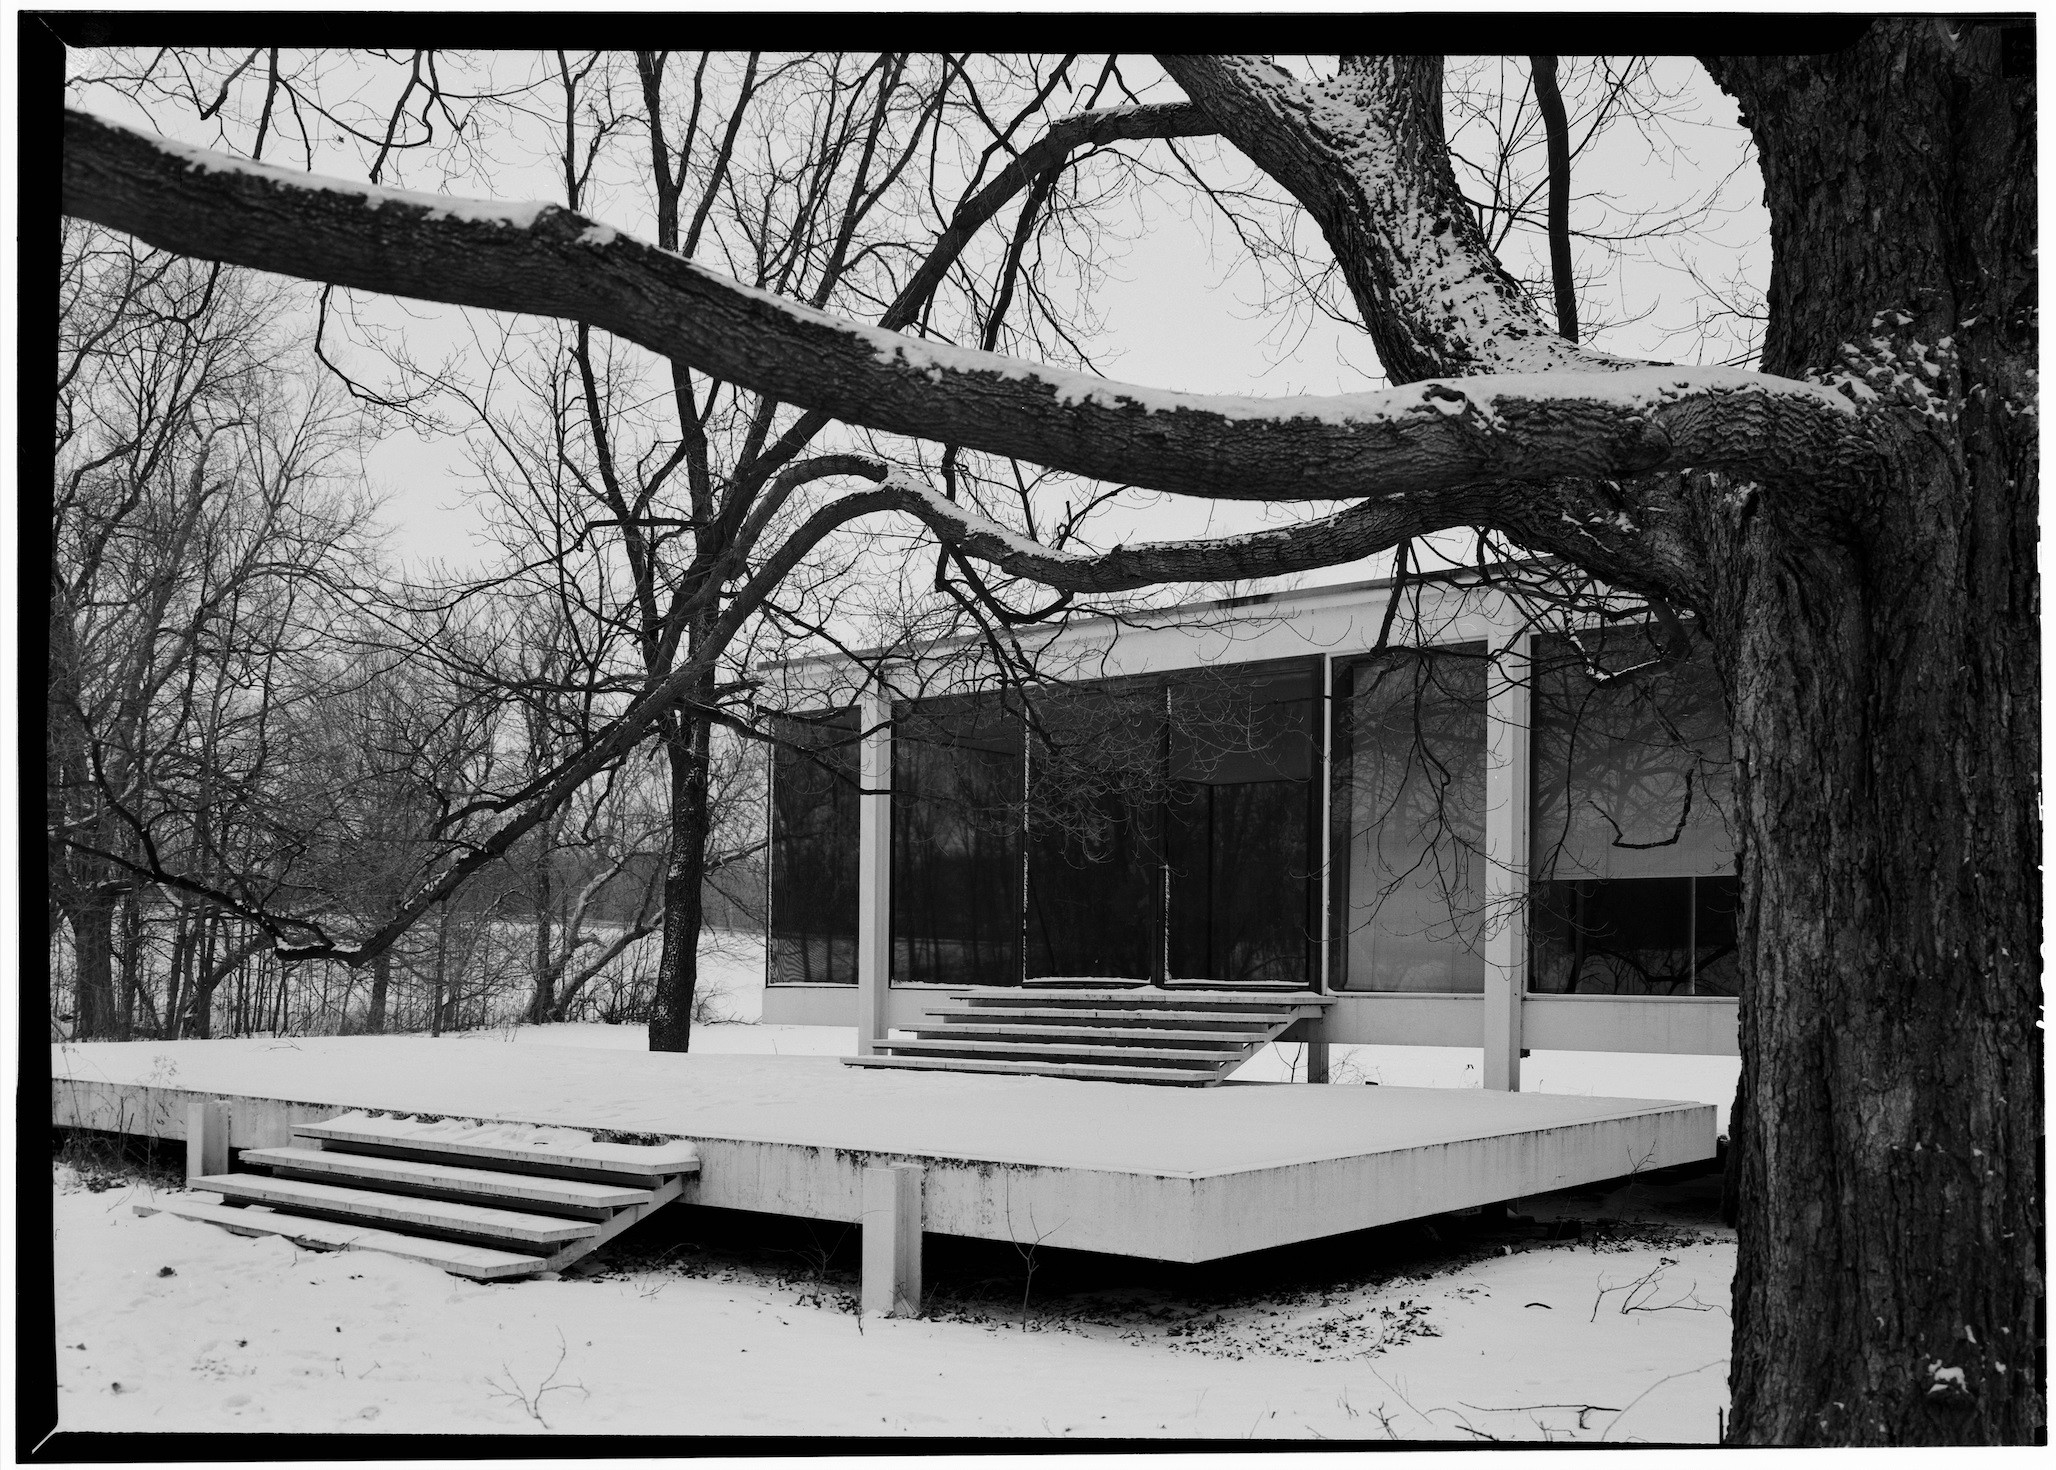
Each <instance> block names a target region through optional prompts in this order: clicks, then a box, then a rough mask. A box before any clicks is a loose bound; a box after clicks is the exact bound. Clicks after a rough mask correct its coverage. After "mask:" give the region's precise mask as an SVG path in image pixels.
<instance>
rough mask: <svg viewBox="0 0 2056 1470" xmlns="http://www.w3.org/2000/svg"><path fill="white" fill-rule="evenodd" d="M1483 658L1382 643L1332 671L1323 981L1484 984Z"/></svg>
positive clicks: (1410, 986) (1385, 986)
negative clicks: (1328, 934)
mask: <svg viewBox="0 0 2056 1470" xmlns="http://www.w3.org/2000/svg"><path fill="white" fill-rule="evenodd" d="M1485 668H1486V665H1485V659H1484V650H1483V649H1482V648H1477V647H1467V648H1453V649H1439V650H1417V649H1404V650H1394V651H1392V652H1389V653H1384V654H1380V655H1377V656H1374V657H1372V658H1367V659H1361V660H1358V661H1356V662H1354V663H1352V664H1345V665H1343V666H1341V667H1340V668H1338V669H1337V670H1336V681H1335V690H1334V693H1335V700H1336V722H1335V731H1336V749H1335V751H1334V755H1333V764H1332V771H1333V787H1332V789H1333V797H1334V810H1333V813H1332V816H1331V818H1330V820H1331V823H1332V828H1333V842H1334V850H1335V862H1336V871H1335V875H1334V880H1333V889H1332V895H1333V896H1332V899H1331V902H1332V904H1333V907H1334V911H1335V915H1336V919H1335V922H1336V926H1337V930H1338V933H1337V944H1336V955H1337V960H1338V965H1339V969H1340V973H1339V975H1338V976H1337V977H1336V983H1337V985H1338V986H1339V987H1340V988H1342V989H1346V990H1395V991H1396V990H1405V991H1443V992H1474V991H1481V990H1483V989H1484V985H1485V964H1484V957H1483V954H1482V952H1481V948H1480V945H1481V941H1482V929H1483V919H1484V903H1485V891H1484V877H1485V874H1484V835H1485V833H1484V811H1485Z"/></svg>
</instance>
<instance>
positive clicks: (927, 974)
mask: <svg viewBox="0 0 2056 1470" xmlns="http://www.w3.org/2000/svg"><path fill="white" fill-rule="evenodd" d="M1021 733H1022V732H1021V722H1020V720H1019V719H1018V718H1017V717H1016V716H1015V715H1013V714H1012V713H1011V712H1009V711H1007V710H1006V709H1004V708H1002V707H1001V706H1000V705H999V703H998V702H997V701H995V700H930V701H922V702H920V703H918V704H902V705H900V706H898V707H896V708H895V710H894V712H893V740H892V978H893V980H894V981H896V982H900V983H911V984H920V985H1012V984H1017V983H1019V981H1020V979H1021V798H1022V790H1021Z"/></svg>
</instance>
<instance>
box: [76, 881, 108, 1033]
mask: <svg viewBox="0 0 2056 1470" xmlns="http://www.w3.org/2000/svg"><path fill="white" fill-rule="evenodd" d="M63 909H64V918H65V922H66V923H67V924H68V925H70V927H71V955H72V1004H73V1008H74V1010H73V1016H72V1030H71V1034H72V1035H73V1036H75V1037H77V1038H78V1039H79V1040H81V1041H104V1040H109V1039H112V1038H113V1037H114V1035H115V1034H116V1032H117V1031H118V1030H119V1029H120V1016H119V1008H118V1006H117V1005H116V1003H115V997H114V909H115V904H114V900H113V898H111V897H109V896H106V895H103V894H99V893H89V894H87V895H85V896H84V897H83V898H76V899H73V900H71V901H68V902H64V903H63Z"/></svg>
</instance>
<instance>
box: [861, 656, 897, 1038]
mask: <svg viewBox="0 0 2056 1470" xmlns="http://www.w3.org/2000/svg"><path fill="white" fill-rule="evenodd" d="M857 720H858V724H859V726H860V728H861V729H862V731H863V734H862V736H861V737H860V743H859V745H858V747H857V785H858V789H859V790H860V791H861V792H862V795H860V796H859V797H858V798H857V1055H858V1056H860V1057H868V1056H870V1055H872V1054H873V1053H874V1052H875V1051H876V1050H877V1048H878V1043H879V1042H880V1041H881V1040H883V1039H884V1036H885V1007H886V999H887V992H888V990H889V988H890V985H891V974H892V724H891V720H892V699H891V696H890V695H888V694H887V693H886V691H885V690H884V689H883V688H881V687H879V686H877V685H875V684H874V685H873V686H871V687H870V688H869V689H867V690H865V691H864V694H863V697H862V698H861V699H860V700H859V701H858V702H857Z"/></svg>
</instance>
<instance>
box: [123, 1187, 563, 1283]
mask: <svg viewBox="0 0 2056 1470" xmlns="http://www.w3.org/2000/svg"><path fill="white" fill-rule="evenodd" d="M135 1212H136V1213H137V1214H138V1215H154V1214H160V1213H162V1214H166V1215H173V1216H176V1217H177V1218H179V1219H181V1220H196V1221H198V1222H200V1223H201V1224H205V1225H219V1226H222V1227H223V1228H224V1229H228V1230H233V1231H234V1232H235V1233H236V1234H238V1235H278V1236H283V1237H284V1238H285V1239H287V1240H291V1241H295V1242H298V1243H299V1244H302V1245H311V1246H326V1247H328V1248H329V1249H331V1250H367V1251H380V1252H383V1253H384V1254H386V1255H390V1256H401V1257H404V1258H405V1259H407V1260H410V1261H423V1262H426V1263H427V1264H429V1265H431V1266H438V1267H440V1268H441V1269H443V1270H445V1271H449V1272H451V1273H453V1274H455V1275H458V1276H469V1277H471V1278H473V1279H474V1280H479V1281H495V1280H500V1279H503V1278H506V1277H510V1276H530V1275H533V1274H535V1273H536V1272H537V1271H540V1270H542V1269H543V1265H544V1260H543V1258H542V1257H541V1256H535V1255H524V1254H522V1253H520V1252H518V1251H508V1250H496V1249H494V1248H493V1247H491V1246H484V1245H464V1244H461V1243H459V1242H457V1241H453V1240H431V1239H429V1238H428V1237H426V1236H421V1235H402V1234H400V1233H399V1232H398V1231H393V1230H378V1229H374V1228H371V1227H369V1226H364V1225H356V1224H345V1223H342V1222H340V1221H335V1220H313V1219H309V1218H308V1217H307V1216H305V1215H282V1214H279V1213H278V1212H276V1211H274V1210H268V1209H264V1208H262V1207H251V1208H247V1209H240V1210H238V1209H231V1208H230V1207H229V1206H227V1205H210V1204H205V1203H203V1202H201V1201H198V1200H194V1201H190V1202H189V1201H185V1200H179V1201H176V1202H174V1201H168V1200H165V1201H159V1202H158V1203H157V1204H154V1205H140V1204H139V1205H137V1206H135Z"/></svg>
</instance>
